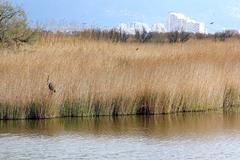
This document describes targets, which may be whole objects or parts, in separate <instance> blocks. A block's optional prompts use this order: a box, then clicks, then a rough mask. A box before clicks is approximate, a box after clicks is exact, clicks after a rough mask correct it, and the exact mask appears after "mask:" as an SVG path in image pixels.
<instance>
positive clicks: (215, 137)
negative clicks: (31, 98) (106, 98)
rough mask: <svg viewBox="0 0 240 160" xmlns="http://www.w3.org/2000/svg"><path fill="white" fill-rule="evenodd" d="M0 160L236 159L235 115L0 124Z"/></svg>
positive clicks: (239, 123)
mask: <svg viewBox="0 0 240 160" xmlns="http://www.w3.org/2000/svg"><path fill="white" fill-rule="evenodd" d="M0 143H1V145H0V159H1V160H2V159H4V160H5V159H6V160H8V159H9V160H19V159H24V160H26V159H39V160H42V159H47V160H59V159H124V160H125V159H156V160H158V159H164V160H170V159H239V157H240V114H237V113H228V114H227V113H219V112H214V113H187V114H177V115H159V116H150V117H137V116H126V117H117V118H112V117H100V118H66V119H52V120H40V121H34V120H28V121H26V120H21V121H0Z"/></svg>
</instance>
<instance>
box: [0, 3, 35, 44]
mask: <svg viewBox="0 0 240 160" xmlns="http://www.w3.org/2000/svg"><path fill="white" fill-rule="evenodd" d="M34 35H35V32H34V31H33V30H32V29H30V28H29V27H28V24H27V16H26V14H25V12H24V10H23V9H21V8H20V7H17V6H14V5H12V4H11V3H10V2H9V1H5V0H0V45H1V46H6V45H7V46H9V45H13V44H16V45H19V44H21V43H28V42H30V41H32V40H33V38H34Z"/></svg>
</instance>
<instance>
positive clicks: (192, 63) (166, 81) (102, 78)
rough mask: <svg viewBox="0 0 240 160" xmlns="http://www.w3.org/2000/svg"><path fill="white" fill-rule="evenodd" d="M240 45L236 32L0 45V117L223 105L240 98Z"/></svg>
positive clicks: (48, 39)
mask: <svg viewBox="0 0 240 160" xmlns="http://www.w3.org/2000/svg"><path fill="white" fill-rule="evenodd" d="M136 48H139V49H138V50H136ZM239 50H240V47H239V40H237V39H229V40H227V41H225V42H218V41H212V40H202V41H197V40H192V41H188V42H186V43H184V44H150V43H149V44H139V43H115V44H113V43H109V42H103V41H91V40H89V41H86V40H83V39H79V38H76V37H73V36H72V37H71V36H45V37H42V39H41V40H39V42H38V43H36V44H34V45H30V46H29V45H25V46H22V47H20V48H19V49H17V50H8V49H2V50H0V53H1V54H0V119H19V118H20V119H22V118H35V119H36V118H37V119H38V118H39V119H40V118H52V117H59V116H60V117H65V116H66V117H68V116H101V115H113V116H117V115H128V114H160V113H173V112H191V111H207V110H210V109H211V110H212V109H225V110H229V109H231V108H234V107H237V106H239V104H240V98H239V95H240V81H239V79H240V53H239ZM47 75H50V79H51V80H52V81H53V83H54V84H55V86H56V93H50V91H49V90H48V86H47Z"/></svg>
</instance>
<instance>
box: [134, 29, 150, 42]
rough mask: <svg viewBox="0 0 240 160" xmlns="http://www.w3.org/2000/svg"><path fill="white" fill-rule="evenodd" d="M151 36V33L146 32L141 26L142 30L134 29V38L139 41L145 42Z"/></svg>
mask: <svg viewBox="0 0 240 160" xmlns="http://www.w3.org/2000/svg"><path fill="white" fill-rule="evenodd" d="M151 37H152V35H151V34H150V33H148V32H147V30H146V29H145V27H143V28H142V31H140V30H135V38H136V39H137V40H138V41H139V42H141V43H144V42H147V41H148V40H149V39H151Z"/></svg>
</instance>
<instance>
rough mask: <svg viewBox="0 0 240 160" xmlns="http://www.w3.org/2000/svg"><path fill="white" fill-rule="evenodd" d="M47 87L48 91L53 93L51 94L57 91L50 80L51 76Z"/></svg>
mask: <svg viewBox="0 0 240 160" xmlns="http://www.w3.org/2000/svg"><path fill="white" fill-rule="evenodd" d="M47 85H48V89H49V90H50V91H51V92H54V93H55V92H56V89H55V87H54V84H53V83H52V82H51V81H50V79H49V75H48V78H47Z"/></svg>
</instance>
